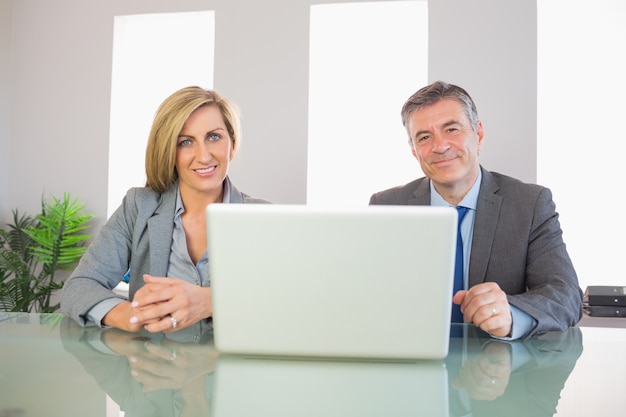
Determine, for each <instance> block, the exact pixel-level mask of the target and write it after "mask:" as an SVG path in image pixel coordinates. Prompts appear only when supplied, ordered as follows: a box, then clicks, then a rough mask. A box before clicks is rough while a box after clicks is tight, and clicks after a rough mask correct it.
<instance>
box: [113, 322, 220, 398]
mask: <svg viewBox="0 0 626 417" xmlns="http://www.w3.org/2000/svg"><path fill="white" fill-rule="evenodd" d="M102 338H103V341H104V343H106V345H107V346H108V347H109V348H110V349H111V350H113V351H115V352H116V353H118V354H119V355H122V356H126V357H127V359H128V363H129V365H130V367H131V375H132V376H133V377H134V378H135V380H137V381H138V382H139V383H141V384H142V385H143V390H144V392H149V391H154V390H159V389H172V390H184V389H185V388H186V387H188V386H189V385H190V384H191V383H192V381H197V380H199V381H200V383H201V386H202V387H204V379H203V378H202V377H204V376H205V375H207V374H209V373H211V372H213V369H214V366H215V361H216V359H217V355H218V354H217V351H215V350H214V349H212V348H210V347H209V346H207V345H199V344H196V343H178V342H175V341H172V340H169V339H166V338H164V339H162V340H161V341H160V342H159V341H156V340H153V339H150V338H147V337H141V336H138V335H137V334H129V333H127V332H123V331H118V330H115V329H112V330H110V331H107V332H104V333H103V335H102Z"/></svg>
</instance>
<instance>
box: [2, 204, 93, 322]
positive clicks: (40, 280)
mask: <svg viewBox="0 0 626 417" xmlns="http://www.w3.org/2000/svg"><path fill="white" fill-rule="evenodd" d="M83 208H84V206H83V205H82V204H80V203H79V202H78V200H76V199H75V200H71V199H70V195H69V193H65V194H64V195H63V199H58V198H56V197H52V199H51V200H48V201H45V200H44V199H43V198H42V201H41V213H40V214H38V215H37V216H36V217H34V218H33V217H32V216H29V215H21V216H20V215H19V214H18V210H17V209H15V210H13V223H12V224H8V227H9V230H8V231H7V230H4V229H0V310H4V311H22V312H39V313H52V312H55V311H56V310H58V309H59V303H56V304H54V305H50V304H51V296H52V294H53V293H54V292H55V291H57V290H59V289H61V288H62V287H63V283H64V281H62V280H59V279H58V277H56V276H55V275H56V273H57V271H59V270H71V269H73V267H74V266H75V265H76V263H77V262H78V260H79V259H80V258H81V257H82V255H83V253H84V252H85V250H86V246H85V240H87V239H89V238H90V237H91V236H89V235H87V234H84V233H83V231H84V230H85V229H87V228H88V222H89V221H90V220H91V219H92V218H93V215H91V214H85V213H82V210H83ZM55 278H56V279H55Z"/></svg>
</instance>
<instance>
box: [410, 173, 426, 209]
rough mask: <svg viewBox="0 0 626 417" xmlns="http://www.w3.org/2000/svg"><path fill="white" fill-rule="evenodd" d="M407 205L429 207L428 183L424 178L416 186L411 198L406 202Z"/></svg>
mask: <svg viewBox="0 0 626 417" xmlns="http://www.w3.org/2000/svg"><path fill="white" fill-rule="evenodd" d="M408 204H409V205H416V206H429V205H430V181H429V180H428V179H427V178H426V177H424V178H422V180H421V181H420V182H419V183H418V184H417V187H416V188H415V191H414V192H413V198H410V199H409V201H408Z"/></svg>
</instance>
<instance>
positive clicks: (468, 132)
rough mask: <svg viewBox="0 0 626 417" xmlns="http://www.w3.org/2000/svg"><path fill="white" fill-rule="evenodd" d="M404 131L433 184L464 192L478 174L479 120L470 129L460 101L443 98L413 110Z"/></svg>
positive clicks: (440, 187) (440, 188)
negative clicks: (407, 133) (475, 126)
mask: <svg viewBox="0 0 626 417" xmlns="http://www.w3.org/2000/svg"><path fill="white" fill-rule="evenodd" d="M408 131H409V135H410V137H411V143H412V153H413V156H414V157H415V158H416V159H417V160H418V161H419V163H420V165H421V167H422V171H423V172H424V174H425V175H426V176H427V177H429V178H430V179H431V180H432V181H433V183H434V185H435V188H437V190H438V191H439V192H440V193H441V192H442V190H443V189H448V190H456V191H462V190H464V191H463V194H464V193H465V192H467V191H468V190H469V188H470V187H471V186H472V184H473V183H474V181H475V179H476V177H477V175H478V170H479V162H478V153H479V151H480V149H481V147H482V144H483V127H482V123H481V122H480V121H478V125H477V129H476V131H474V130H473V129H472V126H471V124H470V121H469V118H468V117H467V115H466V113H465V110H464V107H463V105H462V104H461V103H459V102H458V101H456V100H454V99H444V100H440V101H438V102H437V103H435V104H432V105H430V106H427V107H423V108H421V109H418V110H415V111H413V112H412V113H411V115H410V116H409V118H408Z"/></svg>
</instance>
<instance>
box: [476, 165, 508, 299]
mask: <svg viewBox="0 0 626 417" xmlns="http://www.w3.org/2000/svg"><path fill="white" fill-rule="evenodd" d="M481 169H482V167H481ZM482 176H483V178H482V183H481V184H480V191H479V194H478V202H477V206H476V217H475V219H474V235H473V236H472V252H471V254H470V265H469V268H470V269H469V286H470V287H471V286H473V285H476V284H480V283H481V282H484V281H485V275H486V273H487V264H488V263H489V256H490V254H491V247H492V245H493V239H494V236H495V234H496V226H497V225H498V219H499V217H500V208H501V206H502V199H501V198H500V197H499V196H497V195H496V194H495V193H496V192H497V191H498V189H499V188H500V187H499V186H498V184H496V182H495V181H494V179H493V176H492V175H491V173H489V171H486V170H484V169H482Z"/></svg>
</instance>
